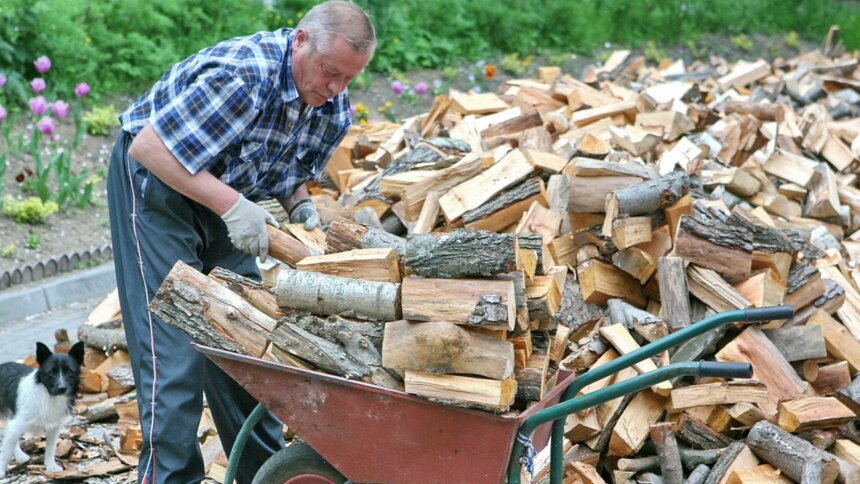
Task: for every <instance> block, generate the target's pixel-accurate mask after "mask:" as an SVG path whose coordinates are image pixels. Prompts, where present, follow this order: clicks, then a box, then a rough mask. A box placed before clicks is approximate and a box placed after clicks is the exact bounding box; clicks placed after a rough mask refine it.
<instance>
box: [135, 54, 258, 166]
mask: <svg viewBox="0 0 860 484" xmlns="http://www.w3.org/2000/svg"><path fill="white" fill-rule="evenodd" d="M256 116H257V109H256V107H255V103H254V100H253V99H252V97H251V96H250V94H249V92H248V89H247V88H246V86H245V84H244V83H243V82H242V81H241V80H240V79H238V78H237V77H236V76H234V75H233V74H232V73H231V72H229V71H226V70H224V69H212V70H209V71H205V72H203V73H201V74H200V75H199V76H197V78H196V79H195V80H194V82H193V83H191V84H189V85H187V86H186V87H185V89H183V90H181V91H179V92H178V93H177V94H176V95H174V96H173V97H171V98H170V99H168V100H167V102H166V103H164V104H163V105H161V106H157V107H156V109H155V110H154V113H153V115H152V117H151V118H150V123H151V124H152V127H153V129H154V130H155V132H156V133H157V134H158V136H159V137H160V138H161V140H162V141H163V142H164V144H165V145H166V146H167V148H168V149H169V150H170V152H171V153H173V156H175V157H176V159H177V160H179V162H180V163H181V164H182V166H184V167H185V169H186V170H188V172H189V173H191V174H192V175H193V174H196V173H198V172H199V171H201V170H204V169H208V168H210V167H211V165H212V163H213V161H214V159H215V157H216V156H217V155H218V154H219V153H221V152H222V151H224V150H225V149H226V148H228V147H230V146H232V145H235V144H238V143H239V142H240V141H241V139H242V136H243V134H244V133H245V131H246V129H247V128H248V127H249V126H250V125H251V124H252V122H253V120H254V119H255V118H256Z"/></svg>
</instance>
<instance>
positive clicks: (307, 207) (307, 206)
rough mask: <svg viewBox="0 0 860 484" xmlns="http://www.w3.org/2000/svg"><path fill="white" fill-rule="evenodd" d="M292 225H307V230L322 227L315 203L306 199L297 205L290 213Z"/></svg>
mask: <svg viewBox="0 0 860 484" xmlns="http://www.w3.org/2000/svg"><path fill="white" fill-rule="evenodd" d="M290 223H291V224H302V223H303V224H305V230H312V229H313V228H314V227H319V226H320V214H319V212H317V208H316V207H314V203H313V202H311V201H310V199H309V198H306V199H304V200H302V201H300V202H299V203H297V204H296V205H295V206H294V207H293V209H292V210H291V211H290Z"/></svg>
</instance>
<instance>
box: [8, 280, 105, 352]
mask: <svg viewBox="0 0 860 484" xmlns="http://www.w3.org/2000/svg"><path fill="white" fill-rule="evenodd" d="M102 299H104V296H99V297H97V298H92V299H88V300H86V301H81V302H74V303H72V304H69V305H68V306H64V307H62V308H59V309H57V310H54V311H49V312H46V313H42V314H38V315H35V316H31V317H29V318H23V319H20V320H14V321H7V322H5V323H3V324H0V362H6V361H14V360H18V359H20V358H24V357H25V356H27V355H28V354H30V353H35V352H36V342H37V341H41V342H43V343H45V344H46V345H48V347H49V348H53V347H54V343H55V342H56V340H55V339H54V331H56V330H58V329H60V328H66V330H67V331H68V332H69V338H70V339H71V340H72V341H77V340H78V326H80V325H81V324H83V322H84V321H85V320H86V319H87V315H89V313H90V311H92V310H93V308H95V307H96V305H97V304H98V303H100V302H101V300H102Z"/></svg>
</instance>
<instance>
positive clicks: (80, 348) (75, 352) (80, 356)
mask: <svg viewBox="0 0 860 484" xmlns="http://www.w3.org/2000/svg"><path fill="white" fill-rule="evenodd" d="M69 356H71V357H72V358H74V359H75V361H76V362H78V366H82V365H83V364H84V342H83V341H78V342H77V343H75V344H73V345H72V349H70V350H69Z"/></svg>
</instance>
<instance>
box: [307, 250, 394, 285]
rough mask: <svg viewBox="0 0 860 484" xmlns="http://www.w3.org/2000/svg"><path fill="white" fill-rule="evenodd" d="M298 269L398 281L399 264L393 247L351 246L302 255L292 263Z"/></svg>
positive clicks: (382, 280)
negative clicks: (351, 247)
mask: <svg viewBox="0 0 860 484" xmlns="http://www.w3.org/2000/svg"><path fill="white" fill-rule="evenodd" d="M296 269H297V270H300V271H312V272H318V273H320V274H328V275H330V276H338V277H348V278H351V279H364V280H367V281H377V282H393V283H397V282H400V266H399V265H398V263H397V254H396V253H395V252H394V249H387V248H385V249H353V250H348V251H346V252H338V253H336V254H325V255H317V256H311V257H306V258H304V259H302V260H301V261H299V262H298V263H297V264H296Z"/></svg>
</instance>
